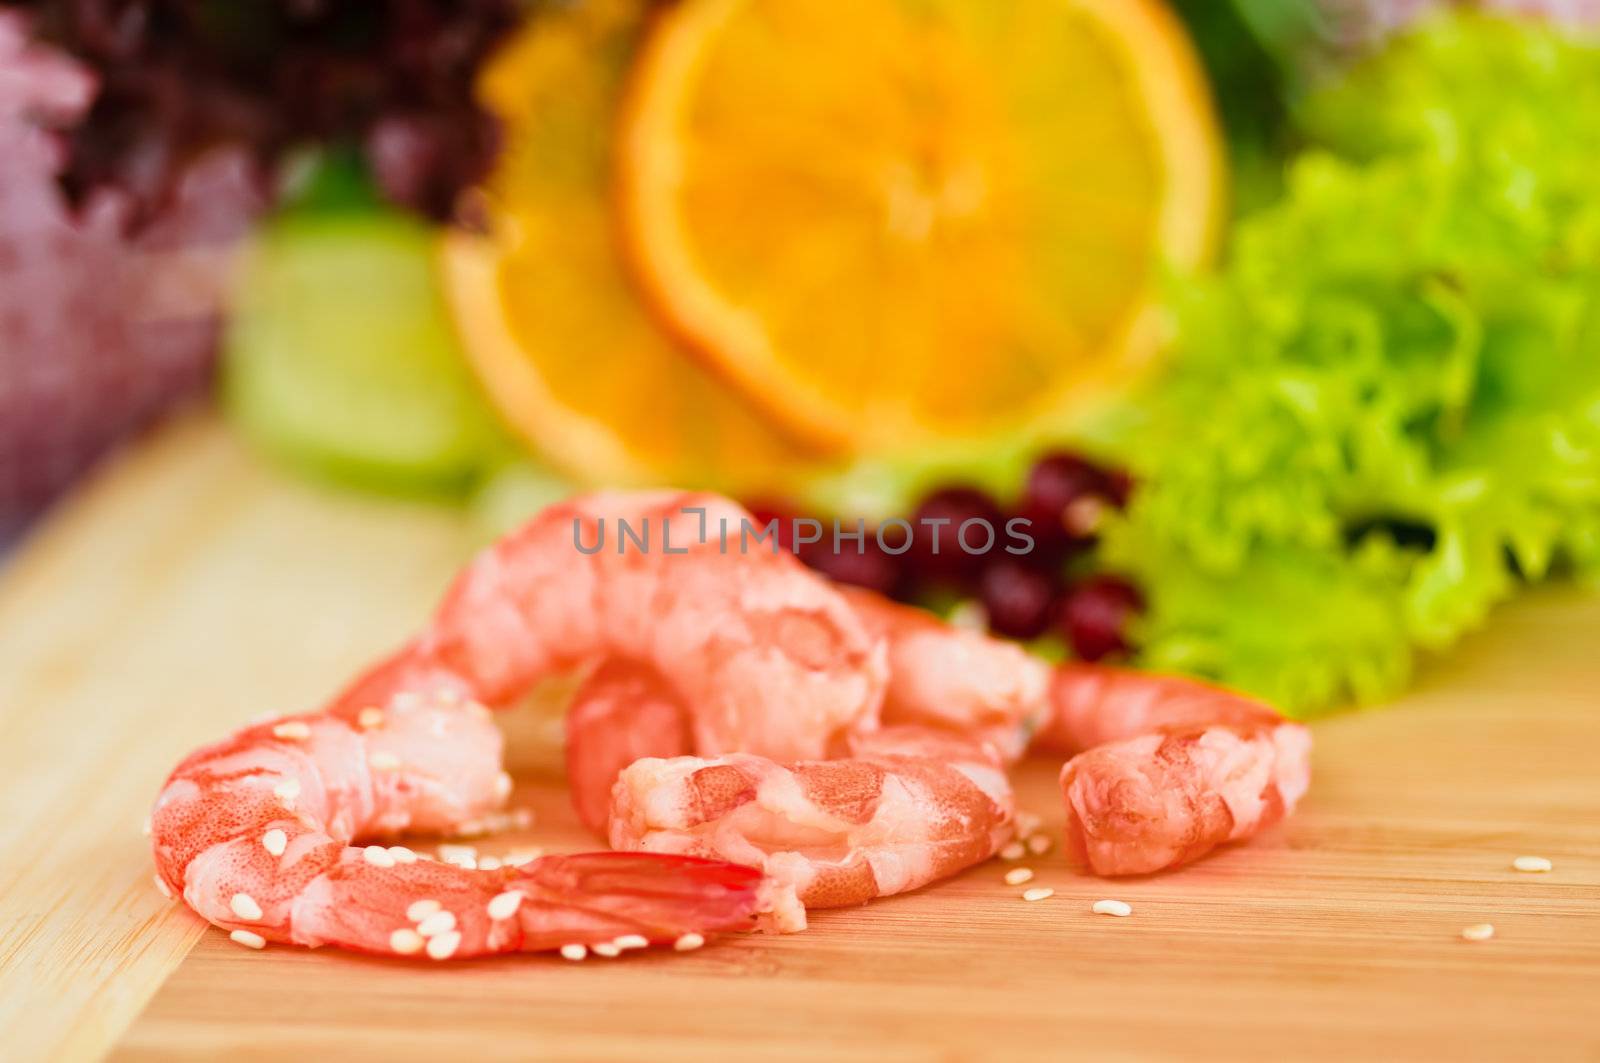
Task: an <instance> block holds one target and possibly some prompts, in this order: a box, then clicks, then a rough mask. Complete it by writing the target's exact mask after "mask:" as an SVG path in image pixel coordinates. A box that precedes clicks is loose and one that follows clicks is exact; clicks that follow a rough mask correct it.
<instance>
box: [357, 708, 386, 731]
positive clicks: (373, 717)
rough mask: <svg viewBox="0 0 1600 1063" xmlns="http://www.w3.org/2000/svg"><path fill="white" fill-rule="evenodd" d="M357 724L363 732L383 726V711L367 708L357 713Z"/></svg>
mask: <svg viewBox="0 0 1600 1063" xmlns="http://www.w3.org/2000/svg"><path fill="white" fill-rule="evenodd" d="M356 723H357V725H359V726H360V727H361V729H362V730H363V731H371V730H373V729H374V728H377V727H382V726H383V710H382V709H377V708H372V707H370V706H369V707H367V708H365V709H362V710H361V711H360V712H358V713H356Z"/></svg>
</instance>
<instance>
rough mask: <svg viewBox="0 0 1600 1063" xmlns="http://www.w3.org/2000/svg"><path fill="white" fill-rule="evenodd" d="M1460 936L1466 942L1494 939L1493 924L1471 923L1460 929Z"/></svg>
mask: <svg viewBox="0 0 1600 1063" xmlns="http://www.w3.org/2000/svg"><path fill="white" fill-rule="evenodd" d="M1461 936H1462V937H1463V938H1465V939H1466V940H1468V941H1488V940H1489V939H1490V938H1492V937H1494V924H1492V923H1473V924H1472V925H1471V926H1464V927H1462V928H1461Z"/></svg>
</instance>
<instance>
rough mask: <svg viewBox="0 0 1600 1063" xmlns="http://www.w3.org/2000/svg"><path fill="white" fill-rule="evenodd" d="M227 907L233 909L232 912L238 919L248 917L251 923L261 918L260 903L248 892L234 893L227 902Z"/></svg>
mask: <svg viewBox="0 0 1600 1063" xmlns="http://www.w3.org/2000/svg"><path fill="white" fill-rule="evenodd" d="M228 907H229V908H232V909H233V914H234V915H236V916H238V917H239V918H240V919H248V920H250V921H251V922H252V923H253V922H255V921H256V920H257V919H260V918H261V905H259V904H257V903H256V899H255V898H254V897H252V896H250V894H248V893H235V894H234V895H233V900H231V901H229V902H228Z"/></svg>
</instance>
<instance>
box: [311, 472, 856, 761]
mask: <svg viewBox="0 0 1600 1063" xmlns="http://www.w3.org/2000/svg"><path fill="white" fill-rule="evenodd" d="M746 516H747V515H746V514H745V512H744V510H742V509H740V508H739V507H738V506H736V505H734V504H733V503H731V502H728V501H727V500H726V499H723V498H720V497H718V496H716V495H706V494H682V493H674V492H662V491H646V492H634V493H620V492H619V493H599V494H593V495H588V496H584V497H581V498H578V499H574V500H571V501H568V502H564V503H561V504H558V505H555V506H552V507H550V508H549V509H547V510H545V511H544V512H543V513H541V514H539V515H538V516H537V517H535V518H534V519H533V520H532V521H530V522H529V523H528V524H527V525H525V526H524V527H523V528H522V529H521V530H520V531H518V532H515V533H513V534H512V535H510V536H507V537H506V538H505V539H502V540H501V541H500V542H498V543H496V544H495V545H493V546H491V547H489V548H488V549H487V550H485V551H484V552H483V553H482V554H480V555H479V556H478V558H477V559H476V560H475V561H473V562H472V564H471V565H469V566H468V567H467V569H466V571H464V572H463V573H462V574H461V575H460V576H459V577H457V579H456V581H455V584H454V585H453V586H452V587H451V589H450V591H449V592H448V594H447V595H446V597H445V600H444V603H443V604H442V605H441V606H440V607H439V610H438V612H437V613H436V614H435V616H434V619H433V622H432V624H431V625H430V626H429V627H428V628H427V629H426V630H424V631H423V632H422V634H421V635H419V636H418V637H417V638H416V639H414V640H413V641H412V642H411V643H409V644H408V645H407V646H405V647H404V648H402V649H401V650H400V651H399V652H398V653H396V654H395V655H394V656H392V657H391V658H390V659H388V660H387V661H384V662H383V663H382V664H380V665H378V666H377V667H376V668H374V669H372V670H371V671H370V672H368V673H367V674H366V675H365V676H363V677H362V678H361V679H360V680H358V681H357V682H356V683H355V684H354V685H353V686H351V688H350V689H349V690H347V691H346V692H345V693H344V695H343V696H342V697H341V698H340V699H339V701H338V703H337V704H338V706H340V707H342V708H348V709H357V708H359V707H361V706H365V705H374V704H376V705H382V704H384V703H385V702H386V701H387V700H389V699H390V698H391V697H393V696H395V695H396V694H399V693H403V692H406V691H412V690H416V689H419V688H425V687H427V686H429V685H434V684H439V683H445V684H448V685H453V686H457V687H460V688H461V689H463V690H464V691H465V692H467V693H469V694H470V695H471V696H472V697H474V698H476V699H477V700H478V701H481V702H483V703H485V704H488V705H490V706H493V707H501V706H504V705H508V704H510V703H512V702H514V701H515V700H516V699H517V698H518V697H520V696H521V695H522V694H524V693H525V692H526V691H527V690H528V689H529V688H530V687H531V686H532V685H533V684H534V683H535V682H536V681H538V680H539V679H542V678H545V677H547V676H550V675H555V674H561V673H565V672H569V671H572V670H574V669H577V668H579V667H581V666H584V665H588V664H593V663H595V662H599V661H608V660H623V661H631V662H633V663H634V664H635V665H637V666H638V667H639V668H640V669H644V670H647V671H648V672H649V673H650V674H651V676H652V677H653V680H655V681H659V682H660V684H661V689H662V690H663V691H665V692H666V694H667V695H668V696H669V697H670V698H671V700H672V701H674V702H675V703H676V704H678V705H680V706H683V708H684V709H685V710H686V712H687V713H688V723H689V730H690V733H691V734H692V736H693V738H694V748H695V751H696V752H698V753H700V754H701V755H705V756H714V755H717V754H720V753H731V752H736V751H746V752H753V753H758V754H760V755H763V756H770V757H774V758H776V759H780V760H800V759H809V758H820V757H826V756H828V755H829V752H830V750H832V749H835V748H837V747H838V746H839V744H840V742H841V741H842V740H843V738H844V736H845V735H847V734H848V733H850V732H851V731H852V730H854V729H856V728H857V727H858V726H861V725H866V726H870V725H871V722H872V721H873V720H875V719H876V716H877V712H878V709H879V706H880V705H881V703H882V700H883V689H884V682H885V678H886V671H887V665H886V663H885V660H884V650H883V647H882V645H881V644H880V642H879V640H877V639H875V638H873V637H871V636H870V635H869V634H868V633H867V631H866V629H865V627H864V626H863V624H862V622H861V620H860V619H859V618H858V617H857V615H856V613H855V611H854V610H852V609H851V608H850V607H849V605H847V604H846V602H845V601H844V599H843V598H842V597H841V596H840V595H839V594H838V593H837V592H836V591H835V590H834V589H833V588H832V587H831V586H829V585H828V584H827V582H826V581H825V580H823V579H821V578H820V577H818V576H816V575H815V574H814V573H811V572H810V571H808V570H807V569H806V568H805V567H804V566H802V565H801V564H800V563H799V562H798V561H797V560H795V558H794V557H793V555H791V554H788V553H776V554H773V553H768V552H765V551H763V550H759V549H754V550H750V551H748V552H746V551H741V550H739V549H738V548H737V547H736V545H733V544H730V546H729V548H728V549H727V550H723V549H722V547H721V536H720V527H722V526H724V525H723V522H726V526H727V527H730V528H731V529H732V531H731V534H732V535H733V536H737V534H738V530H739V528H740V526H741V525H740V522H741V521H742V520H744V519H745V518H746ZM623 523H626V524H627V525H628V526H629V527H630V528H631V529H633V531H634V533H635V534H636V535H637V534H640V533H641V529H643V532H642V534H643V535H645V536H648V537H649V538H648V540H647V541H648V542H649V544H650V545H649V546H648V547H647V548H640V547H638V546H637V545H631V544H626V543H624V542H623V541H622V539H621V533H620V531H619V529H620V528H621V526H622V524H623ZM596 544H599V545H600V548H599V549H598V550H597V551H596V552H593V553H587V552H585V551H586V550H589V549H591V548H593V547H594V546H595V545H596Z"/></svg>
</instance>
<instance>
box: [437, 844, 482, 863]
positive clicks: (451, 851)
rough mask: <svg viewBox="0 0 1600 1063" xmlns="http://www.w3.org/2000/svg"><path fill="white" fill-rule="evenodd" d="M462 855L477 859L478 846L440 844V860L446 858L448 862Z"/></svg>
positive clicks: (469, 858)
mask: <svg viewBox="0 0 1600 1063" xmlns="http://www.w3.org/2000/svg"><path fill="white" fill-rule="evenodd" d="M462 857H464V858H466V859H468V860H476V859H478V850H477V847H476V846H472V845H450V844H445V845H441V846H439V859H440V860H444V861H446V862H448V861H450V860H451V859H454V858H462Z"/></svg>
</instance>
